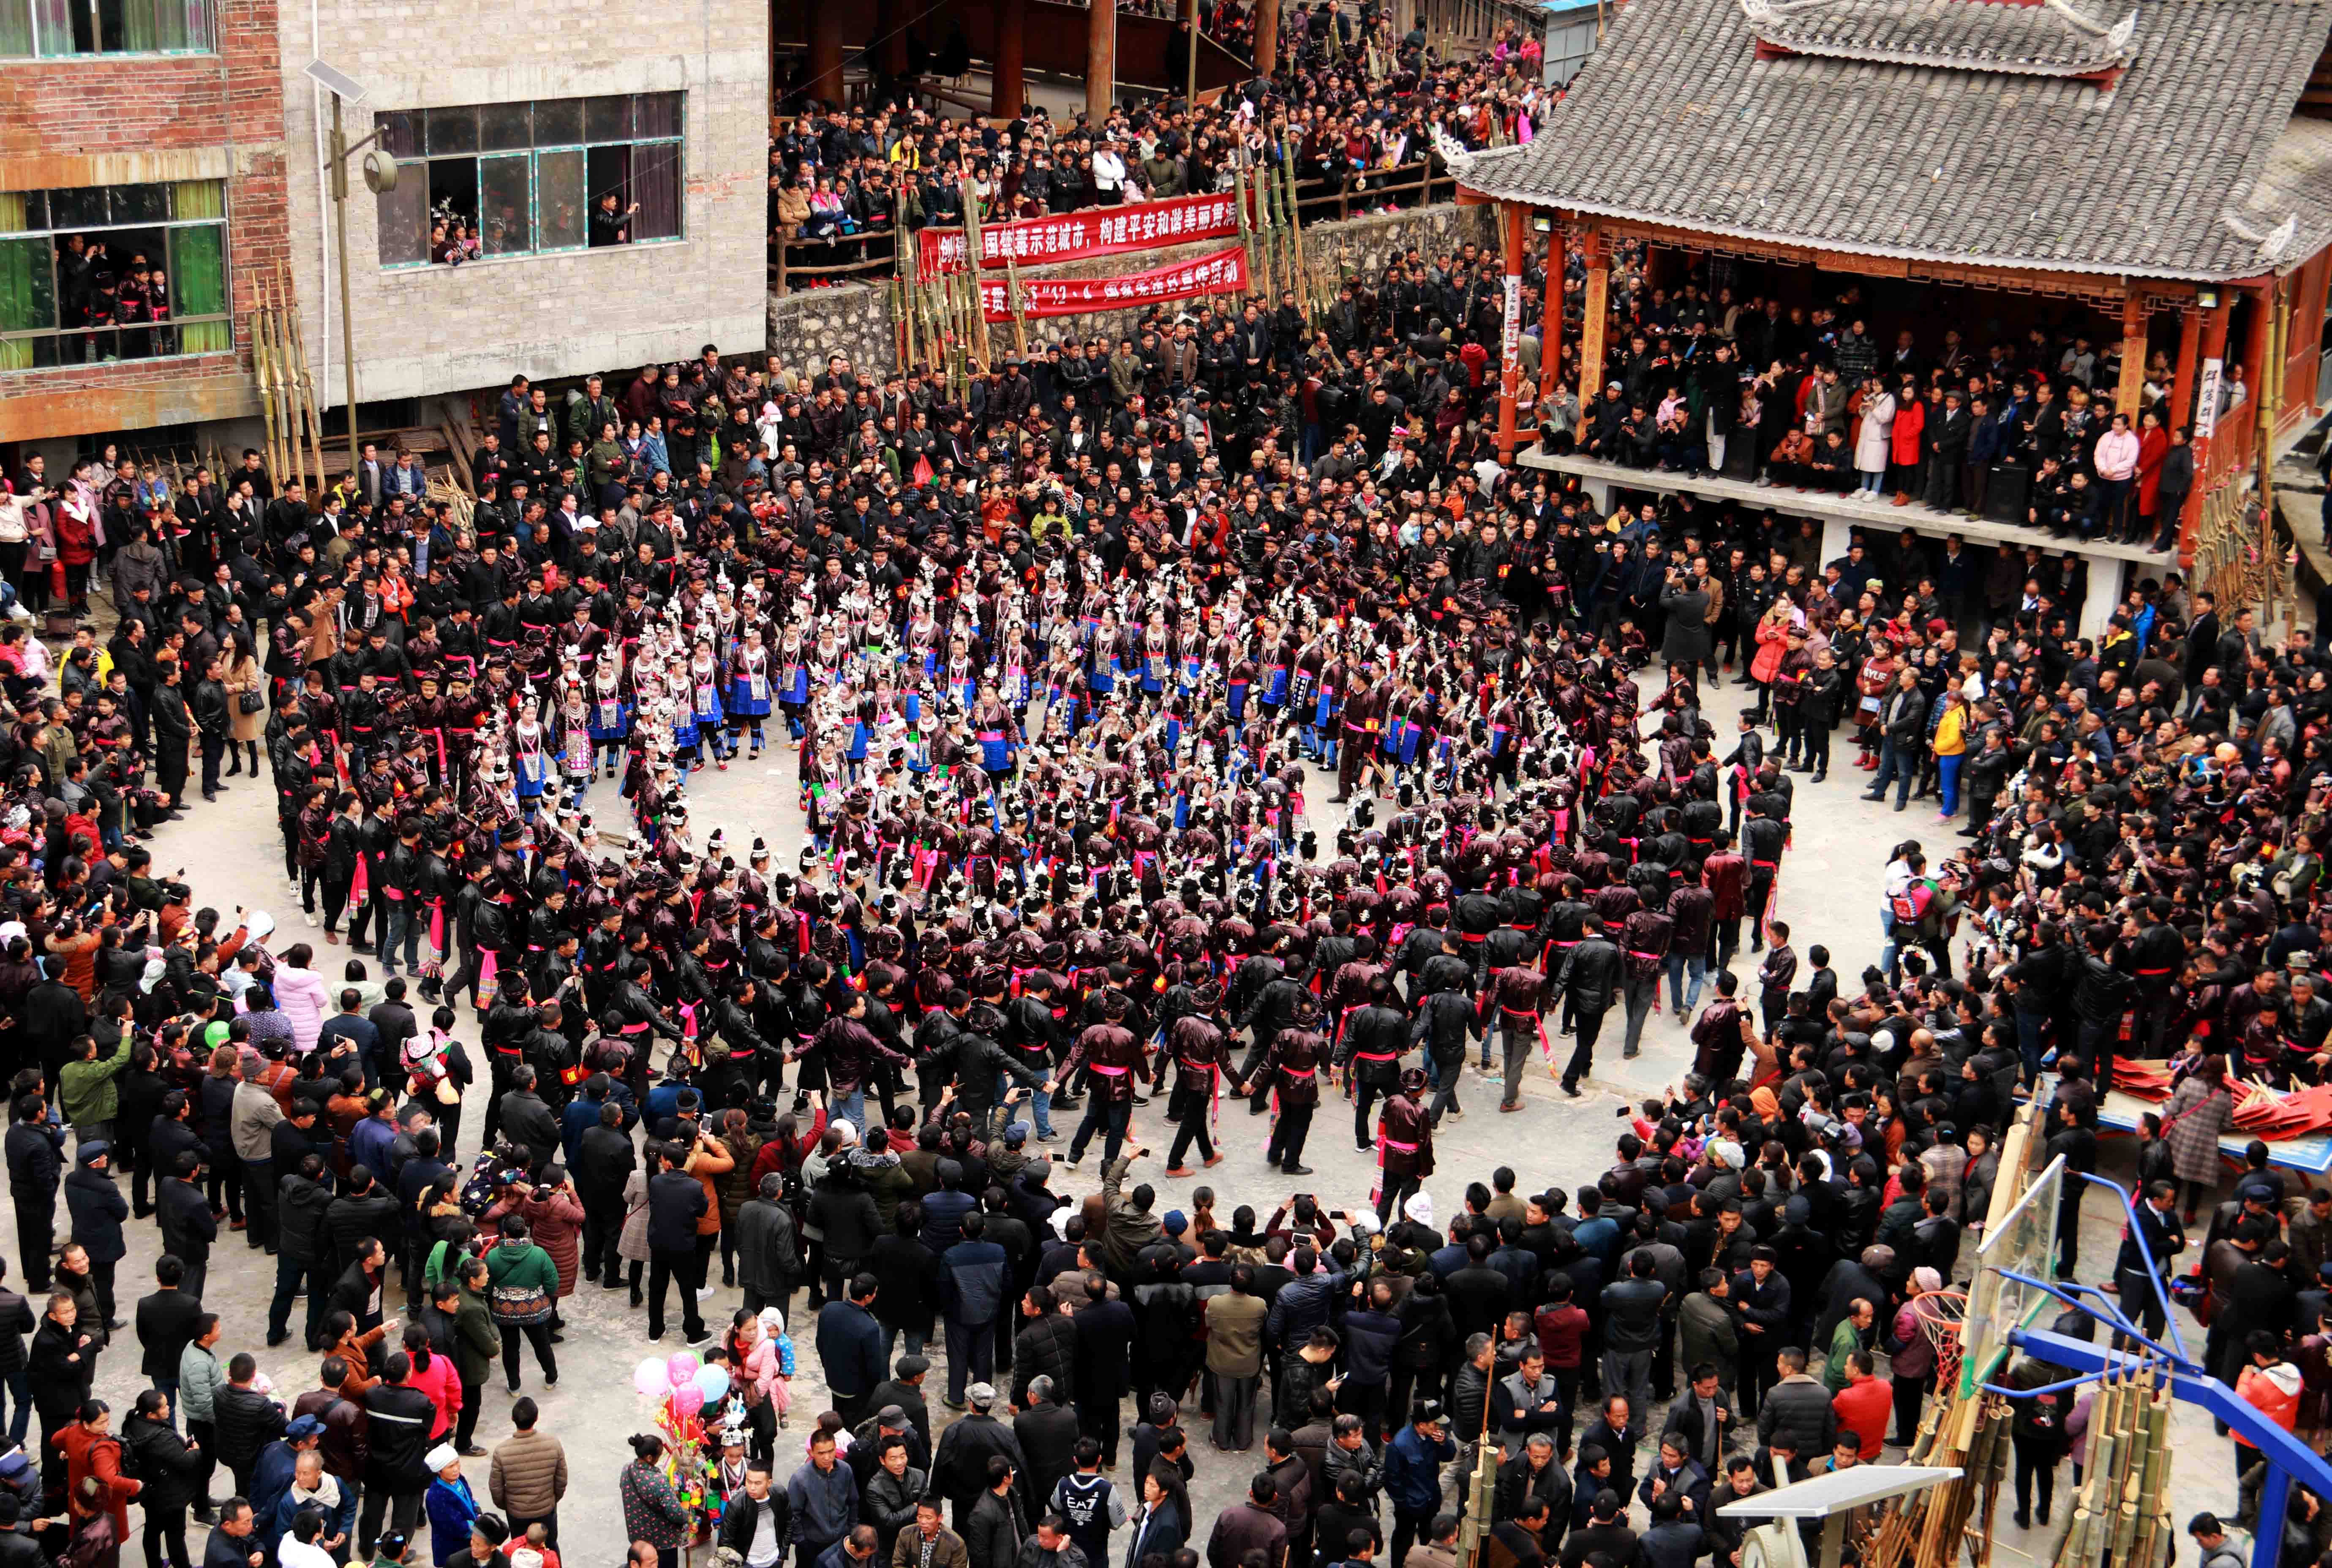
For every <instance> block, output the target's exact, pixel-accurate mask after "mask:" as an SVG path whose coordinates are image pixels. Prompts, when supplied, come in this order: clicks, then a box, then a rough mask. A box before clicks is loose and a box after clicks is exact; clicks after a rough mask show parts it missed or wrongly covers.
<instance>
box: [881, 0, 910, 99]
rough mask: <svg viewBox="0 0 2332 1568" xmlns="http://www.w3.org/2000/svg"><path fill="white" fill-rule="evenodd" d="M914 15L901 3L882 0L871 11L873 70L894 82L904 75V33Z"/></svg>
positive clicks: (905, 42) (905, 60)
mask: <svg viewBox="0 0 2332 1568" xmlns="http://www.w3.org/2000/svg"><path fill="white" fill-rule="evenodd" d="M915 20H916V14H915V13H913V12H911V11H910V10H909V9H908V7H907V6H906V5H905V4H903V0H883V3H882V4H881V5H878V6H876V7H875V11H874V35H875V37H876V38H877V39H878V40H879V42H878V43H876V44H875V47H874V68H875V69H876V70H877V71H879V72H882V73H883V75H884V77H886V78H888V79H890V80H892V81H897V80H898V79H899V78H900V77H902V76H904V75H906V74H907V33H908V30H909V28H910V27H911V26H912V25H913V23H914V22H915Z"/></svg>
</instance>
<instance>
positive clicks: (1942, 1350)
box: [1911, 1288, 1967, 1388]
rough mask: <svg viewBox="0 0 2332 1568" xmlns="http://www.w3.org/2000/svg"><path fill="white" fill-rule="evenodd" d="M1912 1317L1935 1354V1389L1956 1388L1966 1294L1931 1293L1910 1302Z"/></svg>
mask: <svg viewBox="0 0 2332 1568" xmlns="http://www.w3.org/2000/svg"><path fill="white" fill-rule="evenodd" d="M1911 1315H1912V1316H1913V1317H1915V1318H1916V1319H1917V1320H1918V1324H1919V1332H1920V1333H1921V1334H1926V1336H1927V1343H1929V1344H1930V1345H1932V1346H1934V1347H1935V1386H1936V1387H1937V1388H1949V1387H1952V1386H1954V1385H1955V1384H1956V1383H1957V1382H1958V1381H1959V1375H1960V1324H1961V1323H1962V1322H1963V1321H1964V1320H1965V1318H1966V1317H1967V1292H1966V1291H1964V1290H1955V1289H1949V1288H1946V1289H1944V1290H1931V1291H1929V1292H1927V1293H1926V1295H1925V1296H1914V1297H1912V1299H1911Z"/></svg>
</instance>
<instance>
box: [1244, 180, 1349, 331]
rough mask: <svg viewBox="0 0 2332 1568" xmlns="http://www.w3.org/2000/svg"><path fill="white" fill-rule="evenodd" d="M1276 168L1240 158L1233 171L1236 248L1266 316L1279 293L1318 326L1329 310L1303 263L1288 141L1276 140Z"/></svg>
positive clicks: (1252, 289) (1301, 237)
mask: <svg viewBox="0 0 2332 1568" xmlns="http://www.w3.org/2000/svg"><path fill="white" fill-rule="evenodd" d="M1278 147H1279V158H1278V161H1277V162H1276V163H1273V162H1271V161H1270V160H1268V159H1258V160H1256V161H1254V162H1252V163H1250V162H1249V161H1248V160H1247V159H1246V158H1241V159H1239V160H1238V162H1237V163H1235V164H1233V165H1232V166H1231V189H1232V192H1233V196H1234V200H1235V202H1236V205H1237V206H1238V221H1239V244H1240V245H1241V246H1242V247H1243V248H1244V249H1245V250H1246V252H1247V276H1248V279H1249V284H1248V286H1249V288H1250V290H1251V291H1252V292H1254V293H1255V294H1256V295H1257V296H1258V297H1259V298H1261V299H1262V300H1263V301H1264V305H1265V308H1266V310H1269V309H1271V308H1273V307H1274V306H1276V304H1277V303H1278V301H1279V296H1280V295H1281V294H1283V293H1292V294H1294V295H1295V306H1296V309H1297V310H1299V311H1303V312H1304V319H1305V321H1306V322H1308V323H1310V324H1312V325H1313V326H1317V325H1319V324H1320V322H1321V321H1323V320H1325V319H1326V316H1327V306H1326V303H1325V301H1323V300H1322V299H1321V297H1320V291H1319V289H1318V288H1317V287H1316V286H1315V285H1314V282H1313V281H1312V270H1311V268H1310V267H1309V266H1308V265H1306V264H1305V257H1304V225H1303V224H1302V223H1301V221H1300V214H1299V213H1298V211H1297V208H1296V205H1295V160H1294V158H1292V157H1291V156H1290V154H1289V150H1288V146H1287V139H1286V138H1285V136H1284V135H1283V136H1282V137H1281V138H1280V139H1279V143H1278Z"/></svg>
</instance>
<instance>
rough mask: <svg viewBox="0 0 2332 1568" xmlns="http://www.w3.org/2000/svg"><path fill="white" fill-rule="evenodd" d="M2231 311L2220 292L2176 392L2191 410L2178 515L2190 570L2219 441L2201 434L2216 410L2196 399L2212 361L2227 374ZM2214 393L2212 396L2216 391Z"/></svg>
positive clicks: (2181, 557)
mask: <svg viewBox="0 0 2332 1568" xmlns="http://www.w3.org/2000/svg"><path fill="white" fill-rule="evenodd" d="M2233 314H2234V303H2233V301H2231V300H2229V299H2228V298H2227V295H2226V293H2225V292H2223V291H2222V292H2221V294H2220V296H2219V302H2218V303H2217V304H2216V305H2214V306H2213V307H2212V309H2211V311H2210V314H2208V315H2207V316H2205V317H2203V329H2202V346H2201V349H2200V354H2201V359H2200V362H2199V363H2198V365H2197V368H2196V371H2195V376H2194V379H2193V384H2191V385H2190V386H2188V387H2186V388H2185V389H2184V390H2183V391H2182V392H2180V393H2179V395H2178V396H2179V402H2180V403H2181V405H2182V406H2184V407H2186V408H2188V409H2190V410H2191V411H2192V412H2191V413H2190V415H2189V416H2188V417H2189V421H2190V423H2192V424H2193V426H2194V431H2195V435H2194V488H2193V490H2192V491H2190V492H2187V496H2186V510H2185V511H2184V512H2181V513H2180V514H2179V517H2178V564H2179V566H2180V567H2181V568H2182V569H2186V570H2190V571H2191V570H2192V569H2193V566H2194V535H2195V532H2196V531H2198V530H2199V529H2200V528H2201V527H2202V525H2203V492H2205V491H2207V490H2209V489H2210V488H2211V481H2210V469H2211V448H2212V447H2213V445H2216V443H2217V440H2218V437H2217V436H2216V435H2205V434H2203V432H2204V430H2205V429H2206V428H2207V426H2208V425H2210V424H2212V423H2215V421H2216V418H2217V414H2216V411H2215V410H2209V411H2206V410H2205V409H2204V408H2203V406H2202V405H2201V404H2200V403H2199V402H2196V401H2195V398H2196V396H2197V395H2198V394H2199V393H2200V392H2201V391H2202V390H2203V387H2202V382H2203V369H2205V368H2209V367H2211V366H2212V365H2213V363H2214V362H2215V363H2216V365H2217V367H2218V373H2219V375H2220V376H2221V377H2223V376H2224V375H2225V374H2226V359H2227V322H2228V320H2229V318H2231V317H2232V315H2233ZM2213 396H2214V397H2215V396H2216V394H2215V392H2214V393H2213Z"/></svg>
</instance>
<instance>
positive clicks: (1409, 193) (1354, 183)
mask: <svg viewBox="0 0 2332 1568" xmlns="http://www.w3.org/2000/svg"><path fill="white" fill-rule="evenodd" d="M1457 191H1458V182H1457V180H1456V179H1455V178H1454V177H1451V176H1450V175H1449V173H1448V171H1447V170H1446V169H1443V168H1441V167H1440V165H1439V162H1438V159H1436V158H1431V157H1427V158H1419V159H1418V160H1417V161H1416V162H1414V163H1405V164H1401V165H1399V166H1398V167H1393V168H1390V169H1383V170H1376V171H1371V172H1370V173H1368V174H1365V175H1362V174H1358V173H1354V172H1352V171H1349V170H1347V171H1345V172H1344V173H1343V175H1341V176H1340V177H1338V178H1336V179H1335V180H1333V181H1329V180H1320V179H1310V180H1305V179H1298V180H1297V181H1296V182H1295V210H1296V215H1297V216H1298V218H1299V219H1300V220H1301V222H1302V223H1303V224H1304V225H1305V227H1306V228H1310V227H1312V226H1314V225H1317V224H1324V223H1333V222H1340V221H1342V220H1343V219H1346V218H1349V217H1351V216H1352V215H1353V213H1354V212H1355V211H1356V210H1357V211H1359V212H1361V213H1366V212H1368V211H1369V210H1370V209H1371V208H1372V207H1381V206H1394V207H1399V208H1400V209H1402V210H1404V211H1407V210H1409V209H1410V208H1414V207H1420V206H1431V205H1433V204H1434V203H1435V202H1437V201H1448V200H1451V199H1453V198H1454V197H1455V196H1456V195H1457ZM773 252H774V259H773V260H772V261H771V263H770V264H769V292H771V293H773V294H776V295H778V296H779V297H780V298H783V297H784V296H785V295H786V294H788V293H789V292H792V290H793V289H794V288H796V287H798V286H799V284H800V283H801V282H802V281H803V280H805V279H811V278H815V279H820V280H825V281H829V282H881V281H882V280H883V279H884V278H887V277H889V276H891V275H892V274H893V272H895V271H896V270H897V266H898V263H897V261H896V259H895V256H894V251H893V247H892V234H891V231H890V230H888V229H876V230H869V231H867V232H865V233H863V234H844V235H838V236H835V237H831V238H827V239H790V240H785V241H782V242H780V243H779V244H777V245H776V246H774V247H773ZM813 257H815V258H816V259H815V260H813V259H811V258H813Z"/></svg>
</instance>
